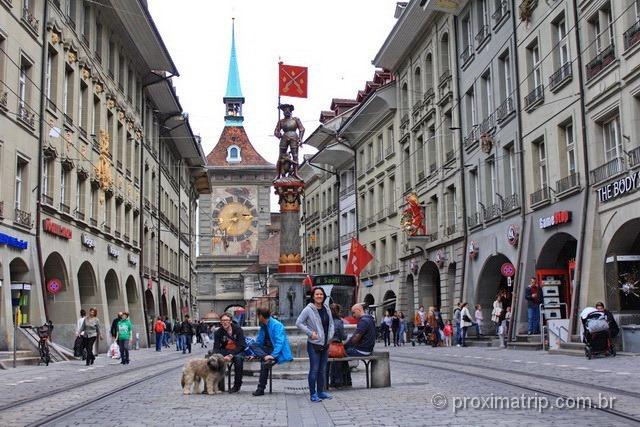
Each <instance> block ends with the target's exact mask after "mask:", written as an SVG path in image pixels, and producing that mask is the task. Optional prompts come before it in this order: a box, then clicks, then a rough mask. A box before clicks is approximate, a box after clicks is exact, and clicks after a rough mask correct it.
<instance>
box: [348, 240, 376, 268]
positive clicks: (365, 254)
mask: <svg viewBox="0 0 640 427" xmlns="http://www.w3.org/2000/svg"><path fill="white" fill-rule="evenodd" d="M372 259H373V255H371V252H369V251H368V250H367V249H366V248H365V247H364V246H362V245H361V244H360V242H358V240H356V238H355V237H354V238H352V239H351V249H350V250H349V258H348V259H347V268H346V270H345V272H344V273H345V274H353V275H355V276H360V273H362V270H364V268H365V267H366V266H367V264H369V262H371V260H372Z"/></svg>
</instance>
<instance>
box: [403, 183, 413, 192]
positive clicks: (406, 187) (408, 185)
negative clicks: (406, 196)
mask: <svg viewBox="0 0 640 427" xmlns="http://www.w3.org/2000/svg"><path fill="white" fill-rule="evenodd" d="M409 190H411V181H405V182H404V191H409Z"/></svg>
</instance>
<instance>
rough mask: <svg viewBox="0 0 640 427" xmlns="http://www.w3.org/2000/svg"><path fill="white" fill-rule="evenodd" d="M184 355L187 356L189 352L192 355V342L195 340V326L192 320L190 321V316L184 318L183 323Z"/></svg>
mask: <svg viewBox="0 0 640 427" xmlns="http://www.w3.org/2000/svg"><path fill="white" fill-rule="evenodd" d="M181 332H182V344H183V347H182V354H185V353H186V352H187V351H188V352H189V354H191V342H192V340H193V334H194V330H193V324H192V323H191V319H189V315H188V314H187V315H185V316H184V321H183V322H182V331H181Z"/></svg>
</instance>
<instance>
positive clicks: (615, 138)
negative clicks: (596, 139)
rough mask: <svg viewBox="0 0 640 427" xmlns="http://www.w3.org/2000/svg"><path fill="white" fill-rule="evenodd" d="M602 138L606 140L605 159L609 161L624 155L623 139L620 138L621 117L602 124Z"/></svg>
mask: <svg viewBox="0 0 640 427" xmlns="http://www.w3.org/2000/svg"><path fill="white" fill-rule="evenodd" d="M602 140H603V142H604V161H605V162H609V161H611V160H613V159H615V158H618V157H622V153H623V152H624V151H623V150H622V140H621V138H620V117H619V116H616V117H614V118H613V119H611V120H609V121H607V122H605V123H604V124H603V125H602Z"/></svg>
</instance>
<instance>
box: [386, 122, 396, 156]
mask: <svg viewBox="0 0 640 427" xmlns="http://www.w3.org/2000/svg"><path fill="white" fill-rule="evenodd" d="M394 144H395V138H394V137H393V126H390V127H389V128H387V154H391V153H393V152H394V151H395V149H394V147H393V145H394Z"/></svg>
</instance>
